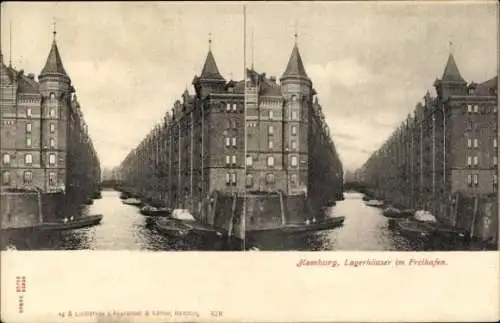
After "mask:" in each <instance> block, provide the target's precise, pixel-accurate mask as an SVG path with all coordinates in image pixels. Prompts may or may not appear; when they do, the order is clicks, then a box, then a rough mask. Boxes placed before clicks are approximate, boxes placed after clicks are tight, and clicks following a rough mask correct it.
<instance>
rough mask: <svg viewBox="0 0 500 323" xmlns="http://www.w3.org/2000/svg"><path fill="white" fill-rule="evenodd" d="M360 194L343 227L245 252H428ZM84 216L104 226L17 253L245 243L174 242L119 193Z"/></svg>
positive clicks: (59, 235)
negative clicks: (97, 216)
mask: <svg viewBox="0 0 500 323" xmlns="http://www.w3.org/2000/svg"><path fill="white" fill-rule="evenodd" d="M361 197H362V195H361V194H358V193H346V194H345V200H344V201H340V202H338V203H337V205H336V206H334V207H333V208H331V209H330V211H329V212H330V213H331V215H332V216H344V217H345V221H344V224H343V226H341V227H338V228H335V229H332V230H327V231H319V232H313V233H300V234H272V235H264V236H259V237H258V239H253V240H250V239H249V240H248V241H247V243H246V248H247V249H250V248H251V247H257V248H259V249H260V250H276V251H277V250H282V251H285V250H301V251H327V250H344V251H357V250H378V251H389V250H400V251H407V250H421V249H428V246H422V245H421V244H418V243H417V244H415V243H412V242H410V241H409V240H408V239H406V238H405V237H403V236H401V235H400V234H399V233H398V232H397V231H396V230H394V229H391V228H390V226H389V221H388V220H387V218H385V217H383V216H382V210H381V209H379V208H374V207H369V206H366V205H365V204H364V202H363V201H362V199H361ZM81 212H82V213H83V214H102V215H103V220H102V222H101V224H100V225H97V226H94V227H91V228H83V229H78V230H72V231H62V232H55V233H52V234H50V235H49V236H44V237H41V236H40V237H31V238H30V239H21V241H18V242H16V245H15V247H16V248H17V249H31V250H81V249H87V250H152V251H174V250H207V251H208V250H241V249H242V247H243V246H242V245H241V243H235V242H234V241H232V242H230V243H228V242H227V241H226V239H221V238H212V239H208V238H202V237H199V236H196V235H188V236H186V237H183V238H170V237H167V236H164V235H162V234H161V233H160V232H158V230H157V229H156V228H155V226H154V225H150V224H148V221H146V219H147V218H146V217H144V216H142V215H141V214H140V213H139V209H138V208H137V207H134V206H129V205H124V204H122V202H121V200H120V198H119V193H118V192H116V191H103V192H102V199H99V200H95V201H94V204H93V205H90V206H85V207H84V208H83V209H82V210H81Z"/></svg>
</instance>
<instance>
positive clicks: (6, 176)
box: [2, 172, 10, 185]
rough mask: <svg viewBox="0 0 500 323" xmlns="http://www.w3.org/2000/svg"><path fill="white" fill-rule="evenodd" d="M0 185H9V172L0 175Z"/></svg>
mask: <svg viewBox="0 0 500 323" xmlns="http://www.w3.org/2000/svg"><path fill="white" fill-rule="evenodd" d="M2 184H3V185H10V173H9V172H3V173H2Z"/></svg>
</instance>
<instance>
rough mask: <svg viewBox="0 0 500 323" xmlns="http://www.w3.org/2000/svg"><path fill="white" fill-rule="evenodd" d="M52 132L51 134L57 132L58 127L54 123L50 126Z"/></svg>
mask: <svg viewBox="0 0 500 323" xmlns="http://www.w3.org/2000/svg"><path fill="white" fill-rule="evenodd" d="M50 132H51V133H54V132H56V125H55V124H53V123H51V124H50Z"/></svg>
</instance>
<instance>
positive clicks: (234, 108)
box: [226, 103, 238, 112]
mask: <svg viewBox="0 0 500 323" xmlns="http://www.w3.org/2000/svg"><path fill="white" fill-rule="evenodd" d="M231 111H233V112H236V111H238V105H237V104H236V103H233V104H231V103H226V112H231Z"/></svg>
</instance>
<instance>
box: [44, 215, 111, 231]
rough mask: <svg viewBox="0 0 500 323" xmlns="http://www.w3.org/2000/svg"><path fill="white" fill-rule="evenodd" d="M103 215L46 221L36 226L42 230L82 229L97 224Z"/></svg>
mask: <svg viewBox="0 0 500 323" xmlns="http://www.w3.org/2000/svg"><path fill="white" fill-rule="evenodd" d="M101 220H102V215H101V214H96V215H89V216H83V217H81V218H77V219H75V220H70V221H67V222H64V221H54V222H44V223H42V224H40V225H38V226H37V227H36V230H41V231H62V230H73V229H81V228H86V227H91V226H94V225H97V224H99V223H100V222H101Z"/></svg>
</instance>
